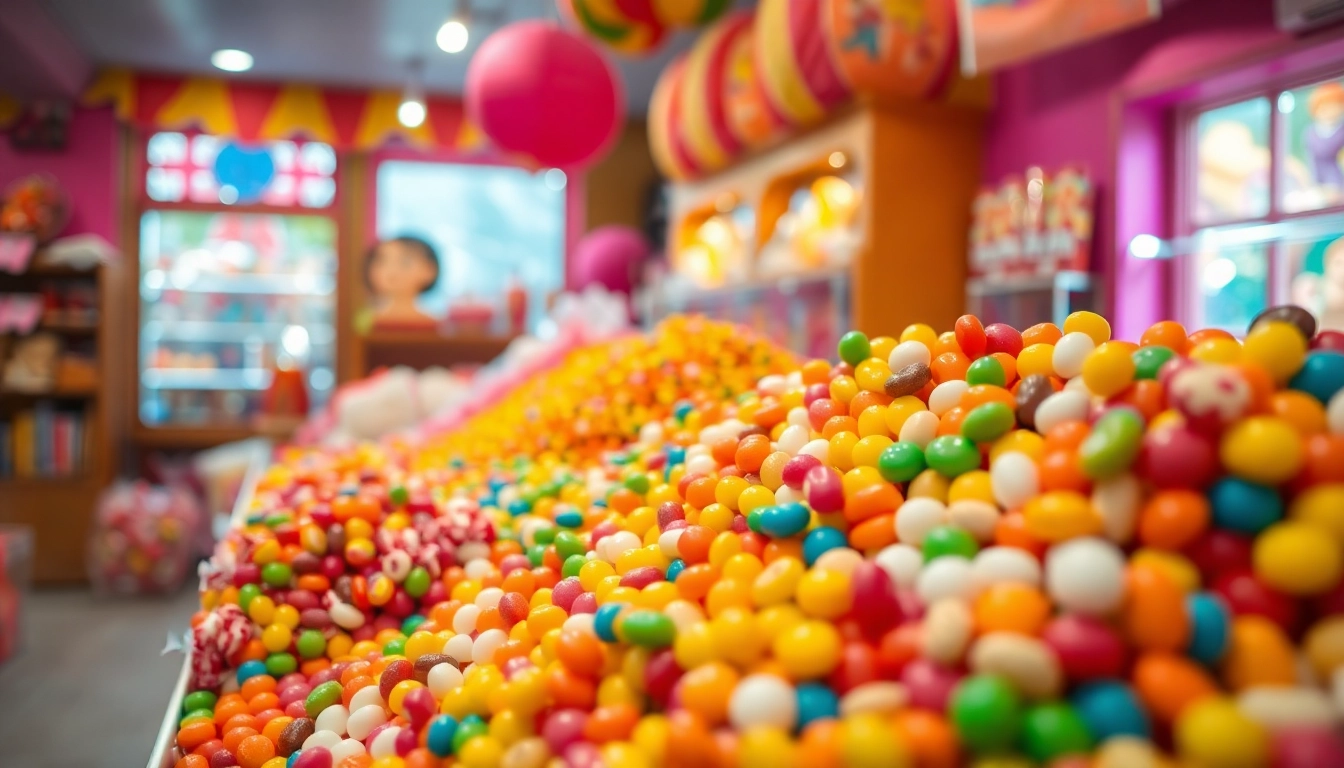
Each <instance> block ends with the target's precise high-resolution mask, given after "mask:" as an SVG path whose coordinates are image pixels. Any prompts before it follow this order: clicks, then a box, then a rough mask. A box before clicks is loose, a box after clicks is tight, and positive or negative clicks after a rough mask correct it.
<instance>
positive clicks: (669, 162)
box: [648, 55, 700, 181]
mask: <svg viewBox="0 0 1344 768" xmlns="http://www.w3.org/2000/svg"><path fill="white" fill-rule="evenodd" d="M685 76H686V57H685V56H684V55H683V56H679V57H677V58H676V59H673V60H672V63H671V64H669V65H668V66H667V68H666V69H664V70H663V74H662V75H661V76H660V77H659V78H658V83H657V85H655V86H654V89H653V97H652V98H651V99H650V100H649V121H648V124H649V151H650V153H651V154H652V155H653V161H654V163H655V164H656V165H657V166H658V170H659V171H661V172H662V174H663V175H664V176H666V177H668V178H669V179H673V180H674V181H680V180H684V179H688V178H691V177H692V176H695V175H697V174H698V173H699V172H700V167H699V166H698V165H697V164H696V162H695V159H694V158H692V157H691V153H690V151H689V150H688V149H687V147H686V139H685V137H684V136H683V135H682V116H681V112H682V107H681V83H682V80H684V79H685Z"/></svg>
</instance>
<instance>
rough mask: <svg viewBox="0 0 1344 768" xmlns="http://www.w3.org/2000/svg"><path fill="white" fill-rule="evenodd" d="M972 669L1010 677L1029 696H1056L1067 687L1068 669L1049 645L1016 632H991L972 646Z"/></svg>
mask: <svg viewBox="0 0 1344 768" xmlns="http://www.w3.org/2000/svg"><path fill="white" fill-rule="evenodd" d="M968 661H969V662H970V667H971V671H973V672H975V673H976V674H980V675H1001V676H1003V677H1006V678H1008V680H1009V681H1010V682H1012V683H1013V685H1015V686H1016V687H1017V689H1018V690H1020V691H1021V692H1022V693H1023V694H1024V695H1025V696H1028V697H1030V698H1033V699H1052V698H1055V697H1056V696H1058V695H1059V692H1060V690H1062V689H1063V687H1064V672H1063V670H1062V669H1060V666H1059V659H1058V658H1056V657H1055V654H1054V651H1052V650H1051V649H1050V647H1049V646H1048V645H1046V644H1045V643H1043V642H1041V641H1040V640H1037V639H1036V638H1034V637H1027V636H1026V635H1019V634H1016V633H1013V632H990V633H989V634H987V635H984V636H983V637H981V638H980V639H979V640H977V641H975V645H973V646H971V654H970V658H969V659H968Z"/></svg>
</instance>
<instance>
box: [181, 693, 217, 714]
mask: <svg viewBox="0 0 1344 768" xmlns="http://www.w3.org/2000/svg"><path fill="white" fill-rule="evenodd" d="M217 701H219V697H217V696H215V694H213V693H211V692H210V691H192V692H191V693H188V694H187V695H186V696H184V697H183V698H182V711H183V712H193V711H195V710H198V709H204V710H207V711H210V712H213V711H214V709H215V702H217Z"/></svg>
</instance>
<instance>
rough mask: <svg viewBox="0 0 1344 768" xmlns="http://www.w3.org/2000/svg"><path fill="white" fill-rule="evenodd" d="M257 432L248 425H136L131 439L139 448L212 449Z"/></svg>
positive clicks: (252, 435) (243, 438) (254, 434)
mask: <svg viewBox="0 0 1344 768" xmlns="http://www.w3.org/2000/svg"><path fill="white" fill-rule="evenodd" d="M257 431H258V430H257V429H256V428H255V427H253V426H251V425H248V424H229V425H202V426H181V425H173V426H163V427H151V426H145V425H144V424H138V425H136V427H135V431H134V433H133V434H132V438H133V439H134V440H135V444H136V445H138V446H140V447H141V448H213V447H215V446H217V445H224V444H225V443H232V442H236V441H238V440H246V439H248V438H249V437H256V435H257Z"/></svg>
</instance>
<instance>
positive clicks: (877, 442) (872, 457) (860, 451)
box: [850, 406, 892, 467]
mask: <svg viewBox="0 0 1344 768" xmlns="http://www.w3.org/2000/svg"><path fill="white" fill-rule="evenodd" d="M873 407H874V408H876V407H877V406H873ZM891 443H892V439H891V438H890V437H887V436H886V435H869V436H867V437H864V438H861V439H860V440H859V441H858V442H856V443H855V444H854V447H853V448H852V449H851V451H850V459H851V460H852V461H853V462H854V464H855V465H856V466H859V467H876V466H877V459H878V457H879V456H881V455H882V451H885V450H886V449H887V446H889V445H891Z"/></svg>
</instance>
